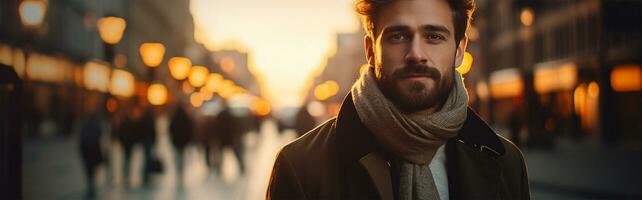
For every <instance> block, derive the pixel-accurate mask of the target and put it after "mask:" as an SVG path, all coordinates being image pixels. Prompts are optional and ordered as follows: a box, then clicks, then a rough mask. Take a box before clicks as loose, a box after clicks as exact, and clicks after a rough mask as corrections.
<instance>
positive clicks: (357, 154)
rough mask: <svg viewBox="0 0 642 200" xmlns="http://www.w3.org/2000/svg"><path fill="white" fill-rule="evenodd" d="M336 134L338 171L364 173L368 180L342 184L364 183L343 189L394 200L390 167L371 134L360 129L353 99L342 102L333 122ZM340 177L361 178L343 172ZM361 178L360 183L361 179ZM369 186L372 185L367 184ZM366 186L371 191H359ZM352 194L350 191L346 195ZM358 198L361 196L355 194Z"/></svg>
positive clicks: (361, 124)
mask: <svg viewBox="0 0 642 200" xmlns="http://www.w3.org/2000/svg"><path fill="white" fill-rule="evenodd" d="M336 130H337V132H336V133H337V153H338V155H337V156H338V158H339V165H340V166H342V167H340V169H343V170H357V172H358V173H356V174H361V173H362V172H361V171H364V172H363V173H365V174H366V175H365V176H367V177H369V178H365V177H364V178H365V179H367V180H356V181H355V180H348V181H343V182H362V181H365V182H364V183H365V184H363V185H360V186H353V185H346V186H343V188H344V189H347V190H350V189H349V188H359V189H355V190H358V191H360V192H363V191H371V190H374V191H376V193H377V194H378V195H379V197H380V198H381V199H386V200H388V199H390V200H392V199H393V191H392V181H391V176H390V165H389V164H388V163H389V162H388V161H387V160H386V157H385V156H384V154H382V152H381V148H380V147H379V145H378V144H377V142H376V141H375V139H374V137H373V136H372V133H370V131H369V130H368V129H367V128H366V127H365V125H363V123H362V122H361V120H360V119H359V117H358V115H357V113H356V109H355V108H354V104H353V103H352V96H351V95H349V94H348V95H347V97H346V98H345V100H344V102H343V104H342V106H341V110H340V111H339V115H338V118H337V122H336ZM344 173H345V174H343V177H345V178H347V179H349V178H355V177H356V178H357V179H359V178H361V177H360V176H355V175H354V174H352V173H351V172H345V171H344ZM364 178H361V179H364ZM368 182H370V183H371V184H368ZM368 185H372V186H374V188H370V189H368V188H366V189H363V188H361V187H369V186H368ZM347 192H348V193H351V191H347ZM354 195H356V196H359V195H361V194H354Z"/></svg>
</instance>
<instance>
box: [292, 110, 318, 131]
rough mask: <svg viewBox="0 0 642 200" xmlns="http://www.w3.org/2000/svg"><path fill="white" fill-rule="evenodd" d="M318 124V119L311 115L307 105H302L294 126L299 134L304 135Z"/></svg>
mask: <svg viewBox="0 0 642 200" xmlns="http://www.w3.org/2000/svg"><path fill="white" fill-rule="evenodd" d="M316 125H317V123H316V120H315V119H314V117H312V115H310V112H308V109H307V106H305V105H303V106H301V108H299V112H297V114H296V124H295V126H294V128H295V130H296V134H297V136H302V135H303V134H305V133H307V132H308V131H309V130H312V128H314V126H316Z"/></svg>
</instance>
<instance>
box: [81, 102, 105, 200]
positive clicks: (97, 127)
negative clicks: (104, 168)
mask: <svg viewBox="0 0 642 200" xmlns="http://www.w3.org/2000/svg"><path fill="white" fill-rule="evenodd" d="M96 98H97V97H96V96H93V95H92V94H90V95H88V97H87V98H86V99H85V112H86V114H85V115H83V116H82V117H80V118H79V121H78V124H79V134H80V135H79V140H80V141H79V142H80V145H79V147H80V156H81V160H82V163H83V168H84V170H85V178H86V179H85V180H86V184H87V191H86V198H89V199H93V198H94V197H95V193H96V192H95V187H96V186H95V179H94V177H95V176H96V169H97V168H98V166H99V165H100V164H101V163H103V161H104V160H105V157H104V156H103V152H104V151H103V149H102V147H101V138H102V135H103V130H104V123H103V120H104V119H103V117H102V113H101V112H100V110H99V109H98V106H97V105H98V103H97V101H99V100H97V99H96Z"/></svg>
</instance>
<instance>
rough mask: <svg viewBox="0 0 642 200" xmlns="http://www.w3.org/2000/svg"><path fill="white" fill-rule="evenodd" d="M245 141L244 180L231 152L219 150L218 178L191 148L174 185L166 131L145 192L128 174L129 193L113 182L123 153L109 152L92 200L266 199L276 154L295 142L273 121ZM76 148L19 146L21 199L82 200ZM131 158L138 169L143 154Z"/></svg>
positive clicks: (63, 142) (44, 143) (36, 142)
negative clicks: (158, 170) (158, 169)
mask: <svg viewBox="0 0 642 200" xmlns="http://www.w3.org/2000/svg"><path fill="white" fill-rule="evenodd" d="M162 123H164V122H162ZM161 127H164V126H161ZM246 136H248V137H246V138H244V143H245V148H246V150H245V152H246V153H245V156H244V157H245V161H246V163H247V164H246V166H247V169H246V174H245V175H240V174H239V173H238V172H239V171H238V163H236V160H235V158H233V153H232V152H231V150H227V149H226V150H224V152H223V154H224V155H223V166H222V170H221V171H222V174H221V175H218V174H216V173H214V172H213V171H208V169H207V167H206V166H205V160H204V159H203V158H204V155H203V152H201V151H200V150H197V149H196V148H194V147H191V148H189V149H187V151H188V152H187V153H186V155H185V157H186V161H185V174H184V178H182V180H179V179H177V176H176V171H175V167H174V155H173V151H172V150H171V149H170V148H171V146H170V145H169V139H168V136H167V135H166V131H160V133H159V137H158V140H159V142H158V143H157V147H156V148H158V149H157V150H156V151H157V152H158V153H159V158H160V159H161V161H162V162H163V163H164V167H165V169H164V172H163V173H162V174H158V175H155V176H154V177H153V178H152V181H153V182H152V184H151V185H150V186H148V187H145V186H137V185H138V184H137V182H140V172H138V173H133V174H131V175H132V176H133V179H132V180H133V181H130V182H133V183H134V186H133V187H131V188H130V187H127V186H125V184H123V180H118V179H119V178H118V176H120V174H122V168H121V167H120V165H121V162H122V155H121V154H122V153H121V151H120V150H119V148H117V147H114V148H113V150H112V156H110V157H111V158H110V161H111V162H112V164H113V165H115V166H114V167H115V168H111V169H110V168H103V169H102V170H101V172H99V173H98V174H99V176H98V180H97V182H98V185H97V187H98V188H97V194H96V199H154V200H156V199H160V200H165V199H167V200H170V199H172V200H173V199H261V198H263V197H264V195H265V189H266V187H267V183H268V179H269V173H270V171H271V169H272V165H273V163H274V158H275V157H276V152H277V151H278V149H279V148H280V147H281V146H282V145H284V144H286V143H287V142H289V141H290V140H292V139H294V134H293V133H284V134H278V133H277V132H276V127H275V125H274V122H272V121H267V122H266V123H264V124H263V126H262V128H261V133H259V134H256V133H250V134H247V135H246ZM77 143H78V141H77V139H76V138H74V137H71V138H56V137H50V138H40V139H25V140H24V141H23V146H22V148H23V155H22V156H23V163H22V168H23V170H22V172H23V174H22V186H23V191H22V198H23V199H83V198H84V195H85V185H86V183H85V178H84V171H83V169H82V164H81V161H80V154H79V152H78V144H77ZM133 154H134V155H133V156H132V168H137V169H140V167H141V164H142V150H141V149H138V150H136V148H135V150H134V152H133ZM112 170H113V171H114V172H111V171H112ZM108 171H109V172H108ZM133 171H136V170H133ZM112 175H114V176H115V178H116V180H114V179H112ZM181 183H182V184H181Z"/></svg>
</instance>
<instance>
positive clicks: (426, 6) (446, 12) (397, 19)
mask: <svg viewBox="0 0 642 200" xmlns="http://www.w3.org/2000/svg"><path fill="white" fill-rule="evenodd" d="M376 19H377V20H375V24H374V25H375V27H376V28H375V29H376V30H375V32H377V33H380V32H381V30H385V28H386V27H389V26H400V25H401V26H409V27H410V28H413V29H414V28H417V29H418V28H419V27H421V26H424V25H439V26H444V27H446V28H448V30H449V31H450V32H451V33H453V32H454V25H453V21H452V11H451V9H450V6H449V5H448V2H446V0H397V1H393V2H392V3H390V4H387V5H385V6H383V7H381V8H380V10H379V12H378V13H377V16H376Z"/></svg>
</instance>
